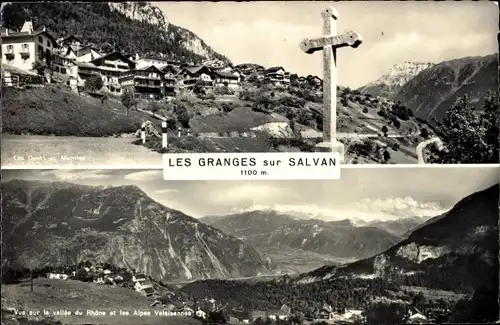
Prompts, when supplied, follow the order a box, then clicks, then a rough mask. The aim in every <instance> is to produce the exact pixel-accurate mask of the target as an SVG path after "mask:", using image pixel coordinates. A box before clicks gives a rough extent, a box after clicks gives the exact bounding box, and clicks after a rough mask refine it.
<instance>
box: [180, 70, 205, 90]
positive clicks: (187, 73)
mask: <svg viewBox="0 0 500 325" xmlns="http://www.w3.org/2000/svg"><path fill="white" fill-rule="evenodd" d="M178 76H180V77H181V78H182V80H183V86H184V87H193V86H194V85H195V84H196V82H197V81H198V80H201V81H202V82H203V84H205V85H207V86H212V85H213V73H212V71H211V70H210V69H209V68H207V67H206V66H204V65H200V66H194V67H184V68H182V70H181V71H180V72H179V74H178Z"/></svg>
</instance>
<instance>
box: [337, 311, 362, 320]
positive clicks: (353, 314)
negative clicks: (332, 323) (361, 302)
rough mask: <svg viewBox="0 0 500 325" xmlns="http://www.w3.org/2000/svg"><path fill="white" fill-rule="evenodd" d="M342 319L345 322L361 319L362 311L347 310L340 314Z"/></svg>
mask: <svg viewBox="0 0 500 325" xmlns="http://www.w3.org/2000/svg"><path fill="white" fill-rule="evenodd" d="M342 317H343V318H344V319H346V320H356V319H362V318H363V311H362V310H356V309H349V310H346V312H345V313H343V314H342Z"/></svg>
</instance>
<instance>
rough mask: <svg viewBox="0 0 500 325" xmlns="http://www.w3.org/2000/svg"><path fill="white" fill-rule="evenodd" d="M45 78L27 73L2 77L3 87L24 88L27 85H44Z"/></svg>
mask: <svg viewBox="0 0 500 325" xmlns="http://www.w3.org/2000/svg"><path fill="white" fill-rule="evenodd" d="M44 85H45V79H44V77H42V76H33V75H25V74H13V73H11V74H10V75H4V76H3V77H2V86H3V87H16V88H24V87H26V86H44Z"/></svg>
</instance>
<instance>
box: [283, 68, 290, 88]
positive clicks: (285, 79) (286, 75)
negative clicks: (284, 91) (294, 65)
mask: <svg viewBox="0 0 500 325" xmlns="http://www.w3.org/2000/svg"><path fill="white" fill-rule="evenodd" d="M283 84H285V85H289V84H290V72H287V71H285V73H284V74H283Z"/></svg>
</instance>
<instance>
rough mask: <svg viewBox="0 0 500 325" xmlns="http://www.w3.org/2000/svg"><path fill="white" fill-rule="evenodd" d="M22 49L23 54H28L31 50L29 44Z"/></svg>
mask: <svg viewBox="0 0 500 325" xmlns="http://www.w3.org/2000/svg"><path fill="white" fill-rule="evenodd" d="M21 49H22V52H28V51H29V49H30V46H29V44H23V45H22V46H21Z"/></svg>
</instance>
